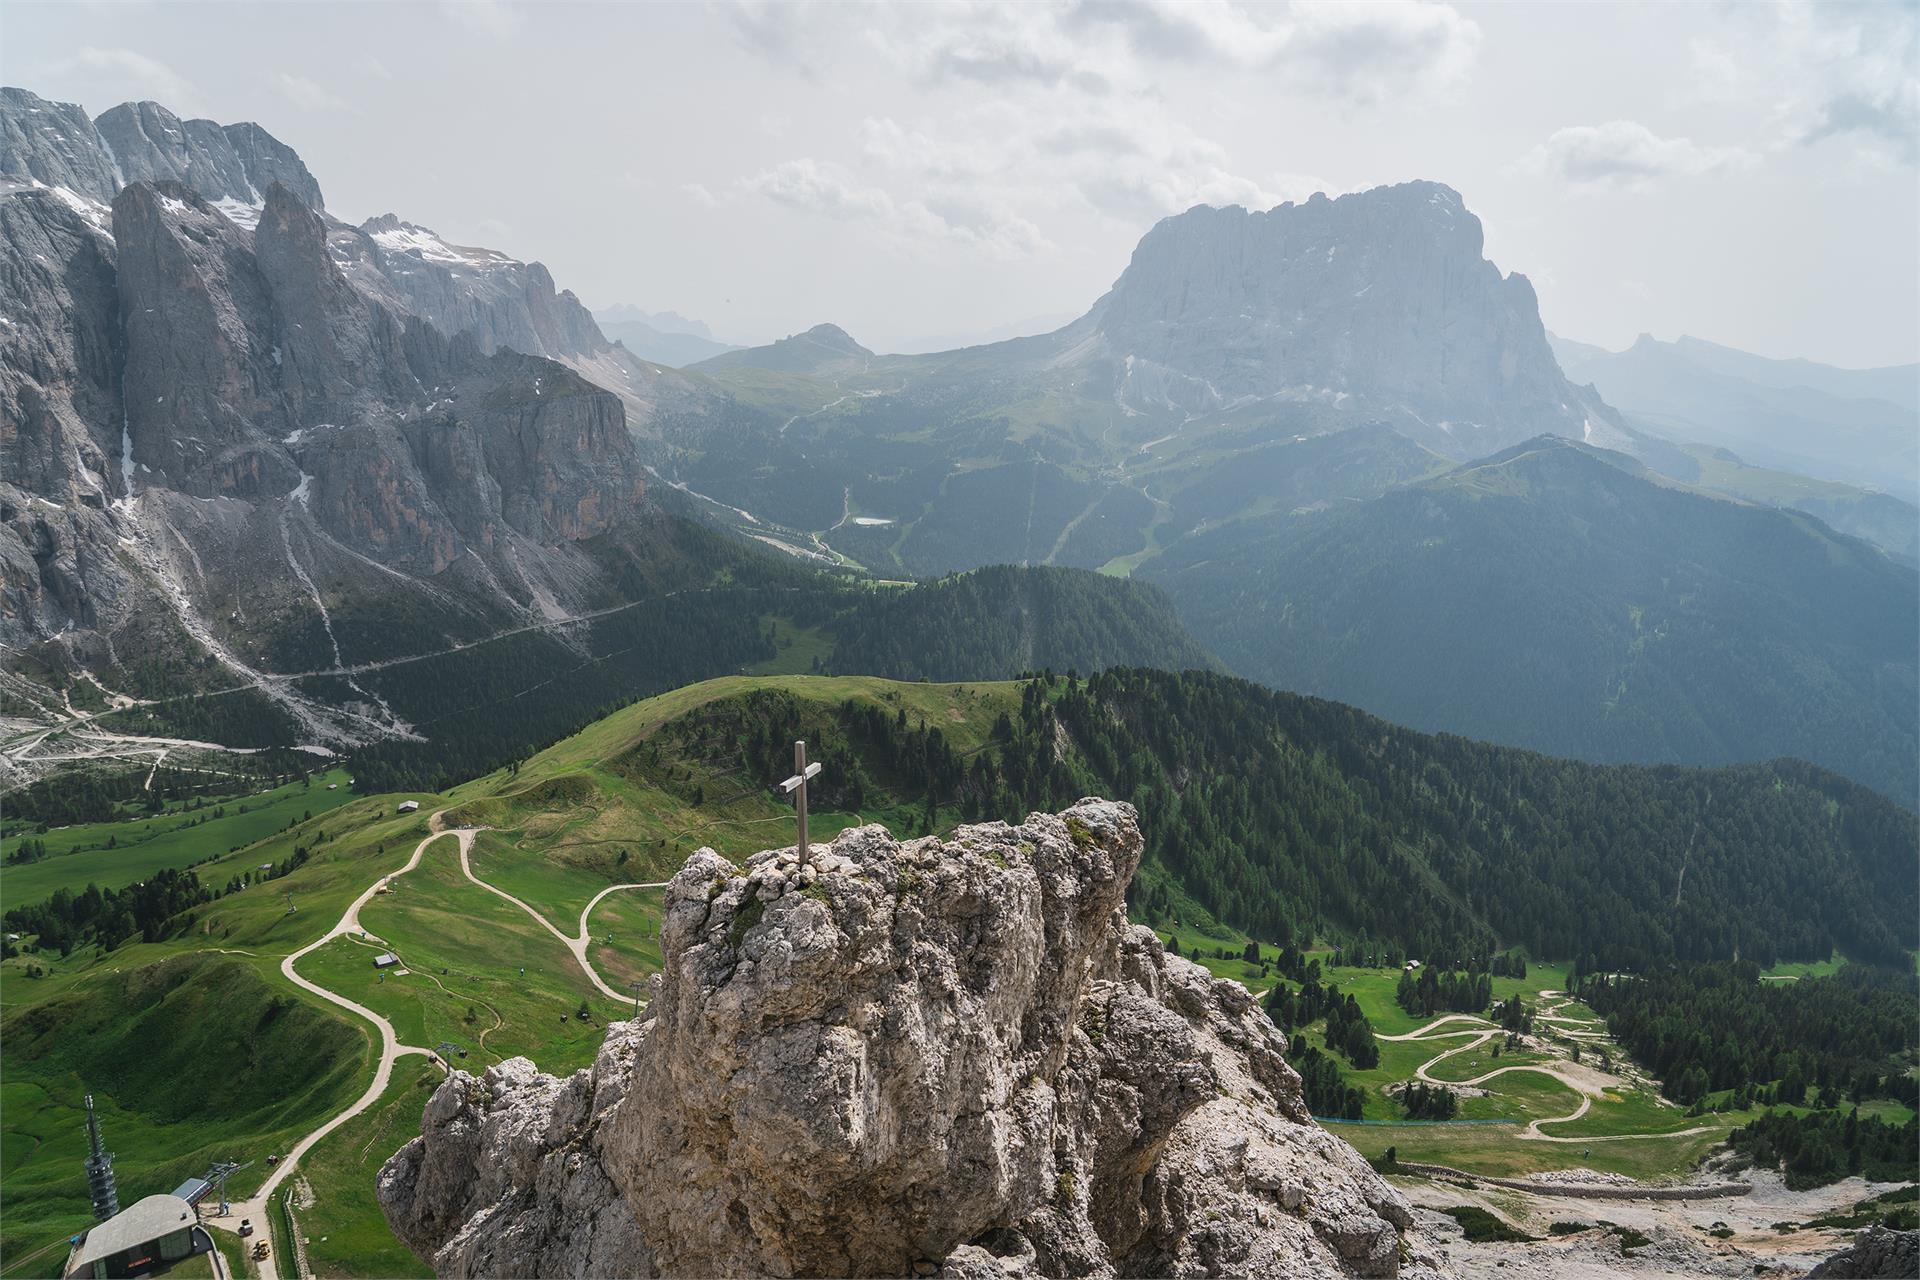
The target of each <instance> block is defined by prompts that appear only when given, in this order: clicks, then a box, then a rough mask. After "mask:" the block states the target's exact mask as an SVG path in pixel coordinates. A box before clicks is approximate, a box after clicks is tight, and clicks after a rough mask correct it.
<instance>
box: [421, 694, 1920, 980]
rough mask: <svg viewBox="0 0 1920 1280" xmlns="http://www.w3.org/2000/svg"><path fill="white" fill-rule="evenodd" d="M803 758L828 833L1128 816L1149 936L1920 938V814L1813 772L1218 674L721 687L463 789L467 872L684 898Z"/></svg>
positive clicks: (547, 906)
mask: <svg viewBox="0 0 1920 1280" xmlns="http://www.w3.org/2000/svg"><path fill="white" fill-rule="evenodd" d="M1002 716H1005V720H1004V721H1002V719H1001V717H1002ZM796 737H804V738H806V739H807V741H808V742H809V743H810V750H811V752H812V754H813V757H814V758H816V759H822V760H824V761H826V762H827V765H828V770H827V772H826V773H825V774H823V776H822V779H821V781H820V783H819V784H818V786H817V790H816V800H815V819H814V821H815V824H816V830H817V831H820V832H831V831H834V830H837V829H838V828H839V827H841V826H843V825H847V824H850V823H852V822H855V821H863V820H864V821H883V822H886V823H887V824H888V825H889V826H891V827H892V828H893V829H894V830H896V831H902V832H907V833H915V832H918V831H920V830H924V829H926V828H927V826H928V819H929V812H930V811H929V805H930V804H931V806H932V809H931V815H932V821H933V823H934V824H936V825H938V826H941V827H945V826H948V825H951V824H952V823H954V822H957V821H961V820H974V819H985V818H996V817H1006V818H1009V819H1017V818H1018V817H1020V816H1021V815H1023V814H1025V813H1027V812H1029V811H1031V810H1034V809H1045V808H1056V807H1059V806H1062V805H1065V804H1069V803H1071V802H1072V801H1073V800H1074V799H1076V798H1078V797H1080V796H1082V795H1088V794H1102V795H1110V796H1115V797H1118V798H1123V799H1128V800H1131V801H1133V803H1134V804H1135V805H1136V806H1137V807H1138V808H1139V809H1140V812H1141V816H1142V822H1143V825H1144V826H1145V828H1146V832H1147V845H1148V861H1147V864H1146V866H1145V867H1144V869H1143V871H1142V874H1141V876H1140V878H1139V879H1138V880H1137V881H1136V885H1135V892H1134V895H1133V903H1134V910H1135V912H1136V914H1137V915H1140V916H1141V917H1143V918H1147V919H1151V920H1154V921H1155V922H1156V923H1168V922H1171V921H1172V919H1173V918H1175V917H1176V916H1181V915H1182V914H1183V913H1184V915H1185V916H1186V917H1187V918H1188V920H1189V922H1195V921H1204V920H1206V919H1217V920H1218V921H1220V922H1222V923H1224V924H1225V925H1227V926H1230V927H1231V928H1232V929H1234V930H1238V931H1240V932H1241V933H1242V934H1245V933H1251V934H1253V935H1255V936H1258V937H1262V938H1266V939H1273V940H1283V939H1285V938H1288V937H1296V936H1297V937H1313V936H1316V935H1317V936H1334V937H1344V938H1348V939H1354V940H1358V939H1371V940H1375V941H1378V942H1391V943H1394V944H1396V945H1399V946H1402V947H1404V948H1406V949H1408V952H1409V954H1453V955H1460V956H1466V955H1473V954H1485V953H1486V952H1488V951H1489V950H1491V949H1493V948H1495V947H1497V946H1508V945H1513V944H1516V943H1518V944H1521V945H1524V946H1526V947H1527V948H1528V950H1529V951H1530V952H1531V953H1532V954H1535V955H1541V956H1559V957H1565V958H1570V959H1579V958H1584V957H1593V958H1594V959H1595V960H1596V961H1597V962H1599V963H1602V964H1609V965H1616V966H1621V967H1628V968H1641V967H1645V966H1648V965H1657V964H1660V963H1664V962H1669V961H1672V960H1681V961H1691V960H1712V959H1723V958H1727V957H1730V956H1732V955H1734V954H1736V953H1738V954H1740V955H1744V956H1746V957H1748V958H1750V959H1757V960H1759V961H1760V962H1761V963H1763V964H1771V963H1774V962H1775V961H1806V960H1819V959H1825V958H1826V957H1828V956H1829V955H1831V954H1832V953H1833V952H1834V951H1835V950H1836V949H1837V950H1838V951H1840V952H1842V953H1844V954H1847V955H1850V956H1853V957H1855V958H1858V959H1866V960H1878V961H1882V962H1891V963H1899V962H1900V961H1901V960H1902V959H1903V956H1904V952H1905V951H1906V950H1908V949H1910V948H1912V947H1913V946H1914V945H1916V942H1917V941H1920V939H1916V938H1915V936H1914V925H1913V920H1914V919H1915V918H1916V917H1917V916H1920V901H1917V900H1916V897H1915V889H1914V885H1913V882H1912V869H1913V867H1914V866H1915V865H1916V863H1917V862H1920V852H1916V850H1917V849H1920V832H1917V831H1916V827H1915V823H1914V819H1913V816H1912V815H1911V814H1909V813H1906V812H1904V811H1902V810H1900V809H1898V808H1897V807H1895V806H1894V805H1892V804H1890V803H1888V802H1887V801H1886V800H1884V799H1883V798H1881V797H1879V796H1877V795H1874V794H1873V793H1871V792H1869V791H1867V790H1865V789H1863V788H1861V787H1858V786H1855V785H1853V784H1851V783H1848V782H1846V781H1845V780H1843V779H1840V778H1838V777H1835V776H1833V775H1831V774H1827V773H1824V772H1822V771H1820V770H1818V769H1813V768H1809V767H1807V766H1804V765H1800V764H1796V763H1793V762H1782V763H1779V764H1775V765H1763V766H1745V767H1738V768H1720V769H1682V768H1673V767H1665V768H1645V767H1635V766H1598V765H1589V764H1581V763H1577V762H1573V761H1566V760H1556V759H1552V758H1549V757H1545V756H1540V755H1536V754H1533V753H1531V752H1527V751H1521V750H1515V749H1512V748H1504V747H1497V746H1489V745H1484V744H1479V743H1472V742H1467V741H1465V740H1463V739H1459V738H1453V737H1448V736H1430V735H1427V734H1422V733H1417V732H1413V731H1410V730H1405V729H1400V728H1397V727H1395V726H1393V725H1390V724H1387V723H1385V722H1383V721H1380V720H1376V719H1374V718H1373V717H1371V716H1368V715H1365V714H1364V713H1360V712H1357V711H1354V710H1352V709H1351V708H1347V707H1342V706H1338V705H1336V704H1332V703H1326V702H1322V701H1319V700H1317V699H1312V698H1303V697H1298V696H1295V695H1290V694H1282V693H1275V692H1273V691H1271V690H1266V689H1262V688H1260V687H1259V686H1256V685H1253V684H1250V683H1248V682H1246V681H1241V680H1235V679H1232V678H1229V677H1224V676H1220V675H1216V674H1210V673H1207V672H1190V673H1187V674H1185V675H1175V674H1171V673H1166V672H1158V671H1150V670H1135V669H1127V670H1114V671H1109V672H1106V673H1103V674H1101V675H1098V676H1095V677H1092V678H1090V679H1087V680H1083V681H1069V680H1065V679H1060V678H1056V679H1055V680H1053V681H1052V682H1051V683H1049V682H1046V681H1044V680H1039V681H1033V682H1028V683H1024V684H985V685H923V684H901V683H895V682H890V681H884V680H876V679H871V678H865V677H835V678H809V677H770V678H748V677H740V678H733V679H728V680H722V681H709V682H706V683H703V684H700V685H696V686H691V687H689V688H687V689H681V690H676V691H675V692H674V693H672V694H668V695H665V696H663V697H660V698H654V699H648V700H646V701H644V702H641V703H636V704H635V705H634V706H632V707H628V708H626V709H625V710H623V711H621V712H619V713H617V714H615V715H614V716H611V717H609V718H608V719H606V720H604V721H601V722H600V723H598V724H596V725H594V726H592V727H591V728H590V729H588V730H587V731H585V732H583V733H581V734H579V735H576V736H575V737H573V738H569V739H567V740H565V741H563V742H561V743H558V744H556V745H555V746H553V747H552V748H549V749H548V750H547V751H544V752H541V753H539V754H538V755H535V756H533V757H531V758H530V759H529V760H527V761H526V762H524V764H522V765H521V766H520V767H519V771H518V772H517V773H514V772H511V771H503V772H501V773H496V774H493V775H489V776H488V777H486V778H483V779H478V780H476V781H475V782H473V783H470V784H467V785H465V786H462V787H460V788H456V789H455V791H454V792H453V793H451V794H452V795H453V797H454V798H455V800H456V801H461V802H463V803H461V804H460V807H458V808H457V809H455V810H454V814H453V816H454V817H455V818H456V819H458V820H460V821H467V822H478V823H484V824H486V825H488V826H490V827H494V828H497V830H496V831H494V832H491V833H489V835H488V837H487V838H485V839H483V841H482V843H481V845H480V846H479V848H478V851H477V853H476V858H477V859H478V860H479V861H480V862H481V863H484V864H485V865H488V866H490V867H492V868H494V872H493V874H496V875H498V876H499V877H500V879H501V881H502V882H503V883H509V884H517V885H519V886H521V887H522V888H523V889H524V891H525V892H524V894H523V896H528V898H529V900H530V901H536V905H538V906H540V907H541V909H542V910H544V911H547V912H549V913H550V917H551V918H552V919H553V920H554V921H555V923H556V924H558V925H560V926H561V927H564V928H569V929H570V928H571V927H572V924H573V922H574V921H575V920H577V915H578V912H579V910H580V908H581V907H582V906H583V905H584V904H585V902H586V901H587V900H588V899H590V898H591V896H592V894H593V893H594V892H596V891H597V887H599V886H604V885H605V884H608V883H612V882H614V881H615V880H618V879H623V878H630V879H644V880H653V879H659V878H663V877H664V876H666V875H667V874H670V873H671V871H672V870H673V869H674V868H676V867H678V866H679V864H680V862H681V861H682V860H683V859H684V857H685V855H686V854H687V853H689V852H691V851H692V850H693V849H694V848H696V847H698V846H699V845H702V844H711V845H713V846H714V847H716V848H718V849H720V850H721V851H723V852H726V853H729V854H735V855H738V854H742V853H746V852H751V851H752V850H754V849H757V848H760V847H762V846H764V845H765V844H767V843H769V842H770V841H771V840H773V839H779V840H782V841H784V840H787V839H790V838H791V836H790V835H789V827H788V824H789V823H790V821H791V819H790V810H789V809H788V807H787V806H786V805H785V804H784V803H783V802H782V801H781V800H779V799H778V798H777V795H776V792H775V789H774V787H775V783H776V782H777V781H778V779H779V778H780V777H782V776H784V775H785V773H786V772H788V771H789V760H790V756H789V755H788V744H789V743H790V742H791V740H792V739H793V738H796ZM623 859H624V860H623ZM1683 868H1684V871H1683V870H1682V869H1683ZM515 891H516V892H519V891H520V890H519V889H516V890H515Z"/></svg>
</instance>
